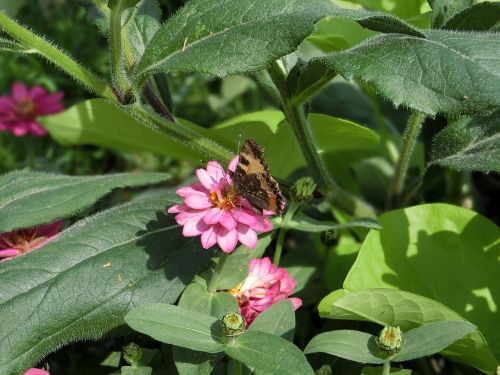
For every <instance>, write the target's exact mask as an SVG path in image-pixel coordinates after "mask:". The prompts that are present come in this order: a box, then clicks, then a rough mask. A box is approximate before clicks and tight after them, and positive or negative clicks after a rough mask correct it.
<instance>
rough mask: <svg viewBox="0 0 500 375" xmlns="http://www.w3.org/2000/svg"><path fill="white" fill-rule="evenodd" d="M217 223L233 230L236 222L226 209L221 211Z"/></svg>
mask: <svg viewBox="0 0 500 375" xmlns="http://www.w3.org/2000/svg"><path fill="white" fill-rule="evenodd" d="M219 223H220V224H221V225H222V226H223V227H224V228H226V229H227V230H233V229H234V228H236V225H237V224H238V223H237V222H236V220H234V218H233V215H231V213H230V212H227V211H222V215H221V217H220V218H219Z"/></svg>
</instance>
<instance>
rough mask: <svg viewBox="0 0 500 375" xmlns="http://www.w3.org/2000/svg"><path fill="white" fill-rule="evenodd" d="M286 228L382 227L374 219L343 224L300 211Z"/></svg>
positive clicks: (316, 229) (319, 230)
mask: <svg viewBox="0 0 500 375" xmlns="http://www.w3.org/2000/svg"><path fill="white" fill-rule="evenodd" d="M286 228H287V229H295V230H299V231H302V232H311V233H319V232H324V231H327V230H330V229H349V228H370V229H380V228H382V227H381V226H380V224H379V223H377V221H376V220H373V219H370V218H365V219H358V220H353V221H349V222H347V223H344V224H339V223H329V222H326V221H319V220H316V219H313V218H312V217H309V216H306V215H304V214H302V213H298V214H296V215H295V216H294V217H293V219H292V220H291V221H290V222H289V223H288V225H287V226H286Z"/></svg>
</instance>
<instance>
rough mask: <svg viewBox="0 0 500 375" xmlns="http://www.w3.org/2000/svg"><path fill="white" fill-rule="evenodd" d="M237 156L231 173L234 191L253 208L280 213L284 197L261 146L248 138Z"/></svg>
mask: <svg viewBox="0 0 500 375" xmlns="http://www.w3.org/2000/svg"><path fill="white" fill-rule="evenodd" d="M239 157H240V158H239V162H238V166H237V167H236V171H235V172H234V174H233V183H234V188H235V190H236V192H237V193H238V194H239V195H241V196H242V197H244V198H246V199H247V200H248V202H249V203H250V204H251V205H252V206H253V207H255V208H258V209H260V210H264V209H267V210H270V211H274V212H276V213H277V214H281V213H282V211H283V209H282V206H283V202H284V201H285V198H284V197H283V195H282V194H281V190H280V188H279V185H278V183H277V182H276V181H275V180H274V178H273V177H272V176H271V173H270V172H269V167H268V166H267V163H266V161H265V159H264V150H263V149H262V147H261V146H260V145H258V144H257V143H256V142H255V141H254V140H253V139H249V140H247V141H246V142H245V144H244V145H243V147H242V149H241V152H240V155H239Z"/></svg>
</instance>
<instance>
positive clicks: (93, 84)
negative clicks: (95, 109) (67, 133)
mask: <svg viewBox="0 0 500 375" xmlns="http://www.w3.org/2000/svg"><path fill="white" fill-rule="evenodd" d="M0 28H1V29H2V30H3V31H5V33H7V34H8V35H9V36H11V37H12V38H13V39H15V40H16V41H18V42H19V43H20V44H21V45H22V46H24V47H26V48H27V49H29V50H30V51H34V52H36V53H38V54H39V55H41V56H42V57H44V58H45V59H47V60H48V61H50V62H51V63H53V64H54V65H55V66H57V67H58V68H59V69H61V70H63V71H64V72H66V73H67V74H69V75H70V76H71V77H73V78H75V79H76V80H78V81H80V82H81V83H82V84H83V85H84V86H86V87H88V88H90V89H91V90H92V91H94V92H95V93H96V94H97V95H99V96H101V97H103V98H106V99H110V100H113V101H114V102H116V101H117V98H116V95H115V94H114V92H113V89H112V88H111V87H110V86H109V84H108V83H107V82H106V81H104V80H103V79H101V78H99V77H98V76H96V75H94V74H93V73H91V72H90V71H89V70H88V69H87V68H85V67H83V66H82V65H80V64H79V63H78V62H76V61H75V60H73V59H72V58H71V57H70V56H69V55H67V54H65V53H64V52H62V51H60V50H59V49H58V48H57V47H56V46H54V45H53V44H51V43H49V42H47V41H46V40H45V39H43V38H42V37H39V36H38V35H36V34H34V33H32V32H31V31H30V30H28V29H26V28H25V27H23V26H21V25H20V24H18V23H17V22H16V21H14V20H13V19H11V18H10V17H8V16H7V15H6V14H5V13H3V12H1V11H0Z"/></svg>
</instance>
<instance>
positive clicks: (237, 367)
mask: <svg viewBox="0 0 500 375" xmlns="http://www.w3.org/2000/svg"><path fill="white" fill-rule="evenodd" d="M233 363H234V375H243V366H242V365H241V362H240V361H237V360H236V359H233Z"/></svg>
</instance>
